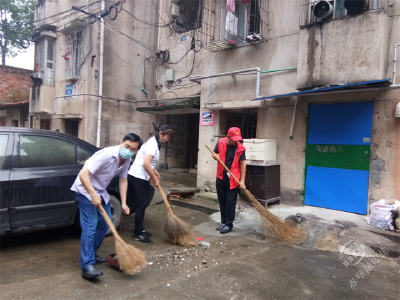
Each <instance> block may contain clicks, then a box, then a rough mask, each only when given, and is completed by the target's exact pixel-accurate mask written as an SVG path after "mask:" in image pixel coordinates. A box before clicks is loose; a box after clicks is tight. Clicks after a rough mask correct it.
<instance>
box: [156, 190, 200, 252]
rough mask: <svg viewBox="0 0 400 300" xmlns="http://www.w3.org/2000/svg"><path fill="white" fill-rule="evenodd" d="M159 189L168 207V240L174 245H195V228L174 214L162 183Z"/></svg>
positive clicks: (166, 220)
mask: <svg viewBox="0 0 400 300" xmlns="http://www.w3.org/2000/svg"><path fill="white" fill-rule="evenodd" d="M158 190H159V192H160V194H161V197H162V198H163V200H164V203H165V207H166V209H167V217H166V219H165V235H166V236H167V239H168V241H169V242H170V243H171V244H172V245H181V246H189V245H193V244H194V241H193V238H194V233H193V230H192V229H191V228H190V226H189V225H188V224H187V223H185V222H184V221H183V220H181V219H179V218H178V217H177V216H175V215H174V213H173V212H172V209H171V206H170V205H169V202H168V200H167V198H166V197H165V194H164V191H163V190H162V188H161V186H160V185H159V186H158Z"/></svg>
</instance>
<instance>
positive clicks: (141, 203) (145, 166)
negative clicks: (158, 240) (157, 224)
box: [128, 125, 174, 242]
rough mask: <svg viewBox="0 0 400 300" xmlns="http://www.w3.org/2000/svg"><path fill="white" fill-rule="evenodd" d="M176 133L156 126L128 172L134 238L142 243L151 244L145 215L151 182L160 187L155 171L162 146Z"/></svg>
mask: <svg viewBox="0 0 400 300" xmlns="http://www.w3.org/2000/svg"><path fill="white" fill-rule="evenodd" d="M173 133H174V131H173V130H172V128H171V127H170V126H169V125H161V126H156V127H155V128H154V131H153V134H152V137H150V139H149V140H148V141H147V142H146V143H144V144H143V146H142V147H141V148H140V151H139V152H138V153H137V155H136V157H135V161H134V163H133V165H132V166H131V168H130V170H129V172H128V185H129V187H128V189H129V191H130V193H129V197H130V199H129V200H130V201H129V202H130V203H133V205H132V206H134V207H135V208H134V210H135V230H134V231H133V236H134V237H135V238H136V239H138V240H139V241H142V242H150V241H151V234H150V233H149V232H146V231H145V230H144V228H143V221H144V213H145V210H146V208H147V206H149V204H150V203H149V200H148V199H149V192H150V180H152V181H153V184H154V186H155V187H158V186H159V185H160V174H159V173H158V172H157V171H156V170H155V167H156V164H157V162H158V161H159V159H160V148H161V144H165V143H167V142H168V141H169V140H170V139H171V137H172V135H173Z"/></svg>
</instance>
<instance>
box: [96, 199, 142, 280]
mask: <svg viewBox="0 0 400 300" xmlns="http://www.w3.org/2000/svg"><path fill="white" fill-rule="evenodd" d="M99 210H100V213H101V214H102V216H103V218H104V220H105V221H106V223H107V225H108V226H109V227H110V229H111V231H112V233H113V234H114V238H115V252H116V254H117V257H118V262H119V265H120V268H121V270H122V271H124V272H125V273H128V274H134V273H136V272H139V271H140V269H141V268H144V267H146V266H147V260H146V257H145V256H144V253H143V252H142V251H141V250H139V249H137V248H135V247H134V246H132V245H129V244H127V243H125V242H124V241H123V240H122V238H121V237H120V236H119V234H118V232H117V230H116V229H115V227H114V224H113V223H112V222H111V220H110V218H109V217H108V215H107V213H106V211H105V210H104V208H103V207H102V206H101V205H100V207H99Z"/></svg>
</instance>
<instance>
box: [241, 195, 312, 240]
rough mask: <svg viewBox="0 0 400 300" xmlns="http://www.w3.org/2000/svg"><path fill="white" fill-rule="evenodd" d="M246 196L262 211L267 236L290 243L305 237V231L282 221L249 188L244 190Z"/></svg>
mask: <svg viewBox="0 0 400 300" xmlns="http://www.w3.org/2000/svg"><path fill="white" fill-rule="evenodd" d="M243 192H244V195H245V197H246V198H247V199H248V200H249V201H250V202H251V204H252V205H253V206H254V207H255V208H256V209H257V211H258V212H259V213H260V216H261V220H262V222H263V231H264V235H265V237H267V236H269V237H272V238H276V239H278V240H282V241H285V242H288V243H299V242H301V241H302V240H303V239H304V238H305V232H304V231H302V230H300V229H299V228H296V227H293V226H290V225H289V224H288V223H285V222H282V221H281V220H280V219H279V218H278V217H277V216H275V215H274V214H272V213H271V212H270V211H269V210H268V209H266V208H265V207H264V206H262V205H261V204H260V202H258V201H257V199H256V198H255V197H254V196H253V195H252V194H251V193H250V191H249V190H247V189H246V190H243Z"/></svg>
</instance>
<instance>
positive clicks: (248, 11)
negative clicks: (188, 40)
mask: <svg viewBox="0 0 400 300" xmlns="http://www.w3.org/2000/svg"><path fill="white" fill-rule="evenodd" d="M203 3H204V8H203V11H204V13H203V18H202V20H203V24H202V29H201V33H202V34H203V41H204V42H203V45H204V48H206V49H207V50H210V51H220V50H223V49H228V48H232V47H236V46H241V45H246V44H255V43H260V42H263V41H266V40H267V39H266V33H267V23H266V21H267V10H266V7H267V0H219V1H210V0H206V1H204V2H203ZM218 6H219V7H220V12H221V17H220V18H216V16H215V12H216V11H218ZM216 19H220V22H219V24H216V23H215V20H216Z"/></svg>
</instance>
